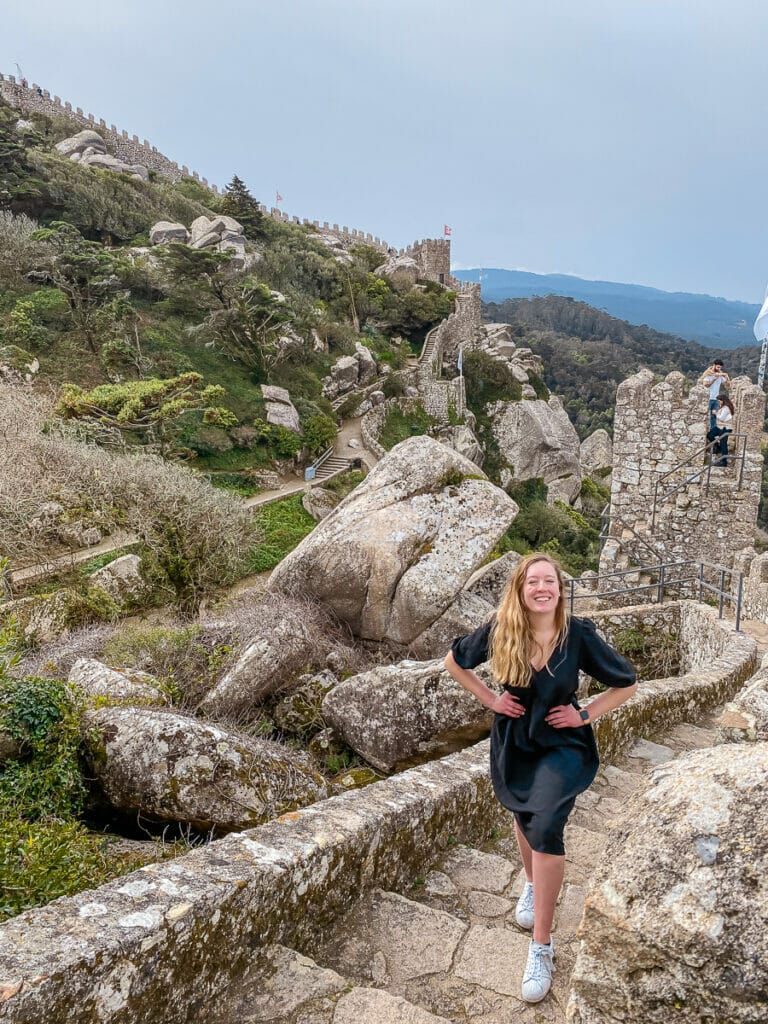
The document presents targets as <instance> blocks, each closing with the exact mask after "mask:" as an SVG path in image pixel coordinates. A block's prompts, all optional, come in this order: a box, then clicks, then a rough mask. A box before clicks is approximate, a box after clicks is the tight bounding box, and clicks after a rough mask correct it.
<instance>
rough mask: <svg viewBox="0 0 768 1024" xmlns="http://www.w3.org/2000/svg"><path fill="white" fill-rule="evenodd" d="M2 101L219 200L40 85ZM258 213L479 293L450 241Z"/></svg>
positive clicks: (9, 90)
mask: <svg viewBox="0 0 768 1024" xmlns="http://www.w3.org/2000/svg"><path fill="white" fill-rule="evenodd" d="M0 96H2V98H3V99H4V100H5V101H6V102H7V103H9V104H10V105H11V106H12V107H14V108H15V109H16V110H18V111H19V112H20V113H21V114H33V113H34V114H43V115H45V116H48V117H60V116H64V117H68V118H69V119H70V120H72V121H74V122H75V123H76V124H79V125H82V127H83V128H90V129H92V130H93V131H97V132H98V133H99V134H100V135H101V136H102V137H103V138H104V141H105V142H106V144H107V148H108V149H109V152H110V153H112V154H113V156H116V157H117V158H118V159H120V160H123V161H125V163H127V164H141V165H143V166H144V167H147V168H148V169H149V170H152V171H155V173H156V174H158V175H159V176H160V177H161V178H165V179H166V180H167V181H172V182H176V181H181V179H182V178H192V179H194V180H195V181H198V182H200V184H201V185H203V186H204V187H205V188H209V189H210V190H211V191H212V192H214V193H215V194H216V195H220V194H221V193H220V190H219V188H218V186H217V185H214V184H212V183H211V182H209V181H208V179H207V178H204V177H202V176H201V175H200V174H198V172H197V171H190V169H189V168H188V167H187V166H186V164H178V163H176V161H175V160H171V159H170V157H167V156H165V155H164V154H163V153H161V152H160V151H159V150H158V148H157V146H153V145H152V144H151V143H150V142H149V140H147V139H144V140H140V139H139V137H138V135H129V134H128V132H127V131H123V130H120V129H118V128H117V127H116V126H115V125H114V124H109V125H108V124H107V122H106V121H105V120H104V119H103V118H96V117H95V116H94V115H93V114H90V113H89V114H86V113H84V112H83V110H82V108H81V107H73V106H72V104H71V103H69V102H67V101H63V100H61V99H60V97H58V96H53V95H51V93H50V92H49V91H48V90H47V89H43V88H42V87H41V86H39V85H38V84H37V82H33V83H32V84H31V85H29V84H27V85H26V86H25V85H22V84H21V82H19V81H17V79H16V77H15V76H14V75H4V74H0ZM260 209H261V212H262V214H263V215H264V216H265V217H270V218H271V219H272V220H275V221H279V222H281V223H283V224H295V225H297V226H298V227H306V228H313V229H314V230H315V231H320V232H323V231H325V232H332V233H333V234H334V235H337V236H338V237H339V238H340V239H341V240H342V242H345V243H346V244H348V245H353V244H356V243H357V244H361V245H370V246H373V247H374V248H375V249H378V250H379V251H380V252H381V253H382V255H392V254H396V255H398V256H412V257H413V258H414V259H415V260H416V261H417V262H418V264H419V266H420V268H421V273H422V276H423V277H424V278H426V279H427V280H431V281H439V282H440V284H444V285H446V287H448V288H450V289H451V290H452V291H455V292H457V293H465V292H466V293H467V294H469V288H471V287H475V286H472V285H469V283H468V282H462V281H458V280H457V279H456V278H454V277H452V276H451V272H450V269H451V242H450V239H448V238H424V239H421V240H420V241H419V240H417V241H414V243H413V244H412V245H409V246H407V247H406V248H396V247H394V246H392V245H390V244H389V242H387V241H385V240H384V239H382V238H379V236H378V235H373V234H371V232H369V231H361V230H359V229H358V228H349V227H347V226H346V225H341V226H340V225H339V224H330V223H329V222H328V221H323V222H322V223H321V222H320V221H318V220H309V219H307V218H306V217H304V218H301V217H296V216H291V215H290V214H288V213H285V212H284V211H283V210H281V209H279V208H278V207H275V206H273V207H267V206H266V205H264V204H260Z"/></svg>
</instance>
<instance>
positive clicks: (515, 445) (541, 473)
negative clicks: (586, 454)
mask: <svg viewBox="0 0 768 1024" xmlns="http://www.w3.org/2000/svg"><path fill="white" fill-rule="evenodd" d="M486 411H487V412H488V413H489V415H490V416H491V417H492V420H493V423H492V430H493V436H494V438H495V439H496V442H497V444H498V446H499V451H500V453H501V455H502V457H503V458H504V460H505V461H506V463H507V464H508V466H509V467H510V479H512V480H530V479H533V478H536V477H541V478H542V479H543V480H544V482H545V483H546V484H547V486H550V485H555V488H556V490H557V497H558V498H561V497H565V498H566V499H567V500H568V501H571V502H573V501H574V500H575V499H576V497H577V496H578V494H579V490H580V488H581V466H580V464H579V436H578V434H577V433H576V431H575V429H574V427H573V424H572V423H571V421H570V420H569V419H568V415H567V413H566V412H565V409H563V405H562V402H561V401H560V399H559V398H557V397H556V396H555V395H552V396H551V397H550V399H549V401H547V402H545V401H542V400H540V399H537V400H535V401H526V400H523V401H520V402H494V403H492V404H491V405H489V406H487V409H486Z"/></svg>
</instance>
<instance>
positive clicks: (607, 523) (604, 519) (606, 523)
mask: <svg viewBox="0 0 768 1024" xmlns="http://www.w3.org/2000/svg"><path fill="white" fill-rule="evenodd" d="M610 507H611V503H610V502H608V504H607V505H606V506H605V508H604V509H603V511H602V512H601V513H600V520H601V523H602V525H603V527H604V528H605V530H604V531H603V530H602V529H601V531H600V536H599V537H598V541H599V550H600V552H602V550H603V548H604V547H605V542H606V541H607V540H608V539H609V538H610V539H611V540H615V541H616V542H617V543H618V544H619V546H620V547H622V546H623V538H622V537H613V536H612V535H611V534H610V533H609V532H608V531H609V530H610V528H611V522H618V524H619V525H620V526H621V527H622V529H625V530H629V531H630V533H632V535H633V536H634V537H635V539H636V540H639V541H640V543H641V544H644V545H645V547H647V548H648V550H649V551H650V552H651V554H652V555H653V557H654V558H661V552H660V551H657V550H656V548H655V547H654V546H653V545H652V544H651V543H650V541H647V540H646V539H645V537H643V536H642V535H641V534H639V533H638V532H637V530H636V529H635V528H634V526H632V525H631V524H630V523H628V522H627V521H626V519H624V518H622V516H620V515H618V513H616V512H614V513H613V514H611V511H610Z"/></svg>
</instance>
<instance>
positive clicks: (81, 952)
mask: <svg viewBox="0 0 768 1024" xmlns="http://www.w3.org/2000/svg"><path fill="white" fill-rule="evenodd" d="M497 814H498V807H497V804H496V801H495V799H494V797H493V794H492V790H491V785H490V779H489V775H488V744H487V742H486V743H481V744H479V745H478V746H475V747H472V748H470V749H468V750H465V751H463V752H461V753H459V754H454V755H451V756H450V757H447V758H444V759H443V760H441V761H437V762H433V763H431V764H427V765H422V766H420V767H418V768H414V769H411V770H410V771H407V772H404V773H402V774H401V775H397V776H395V777H393V778H390V779H386V780H384V781H382V782H380V783H377V784H376V785H373V786H367V787H366V788H364V789H361V790H356V791H355V792H352V793H345V794H343V795H341V796H338V797H333V798H331V799H330V800H326V801H324V802H322V803H320V804H315V805H314V806H312V807H308V808H304V809H302V810H301V811H297V812H295V813H293V814H287V815H284V816H283V817H282V818H279V819H278V820H277V821H274V822H271V823H269V824H267V825H263V826H261V827H259V828H256V829H253V830H250V831H248V832H244V833H241V834H236V835H231V836H228V837H227V838H225V839H221V840H219V841H218V842H215V843H212V844H210V845H209V846H207V847H205V848H204V849H201V850H197V851H193V852H192V853H189V854H187V855H186V856H184V857H182V858H179V859H178V860H175V861H167V862H163V863H159V864H152V865H148V866H147V867H145V868H142V869H141V870H140V871H136V872H134V873H133V874H131V875H128V876H126V877H124V878H120V879H118V880H116V881H114V882H111V883H110V884H108V885H105V886H102V887H101V888H99V889H96V890H92V891H90V892H85V893H81V894H79V895H78V896H73V897H69V898H66V899H60V900H57V901H56V902H55V903H53V904H51V905H50V906H48V907H46V908H43V909H41V910H36V911H29V912H27V913H25V914H21V915H20V916H19V917H16V918H13V919H12V920H10V921H7V922H5V923H4V924H3V925H2V926H0V993H2V997H3V1001H2V1002H0V1020H3V1021H7V1022H9V1024H11V1022H12V1024H40V1022H41V1021H46V1022H48V1024H65V1022H74V1021H89V1022H105V1024H106V1022H109V1024H155V1022H156V1021H157V1020H158V1008H159V1007H162V1019H163V1021H164V1022H165V1024H186V1022H187V1021H189V1020H191V1019H193V1018H194V1017H195V1015H196V1013H200V1014H203V1013H204V1007H205V1006H207V1005H209V1004H210V1001H211V999H214V998H215V997H216V994H217V992H219V991H221V990H222V989H223V988H225V987H226V986H227V984H228V983H229V982H230V981H231V979H232V977H234V976H236V975H237V974H238V973H239V972H242V971H244V970H245V968H246V967H247V965H248V962H249V960H250V958H251V956H252V951H253V950H254V949H255V948H258V947H261V946H263V945H267V944H269V943H272V942H282V943H286V944H289V945H294V944H300V943H303V942H309V941H311V940H312V939H313V938H316V937H317V936H318V935H320V934H321V933H322V930H323V928H324V927H325V926H327V924H328V922H329V921H331V920H333V919H334V918H335V917H337V916H339V915H341V914H343V913H345V912H346V911H348V910H349V908H350V907H351V906H352V905H353V904H354V903H355V901H356V900H357V899H358V898H359V897H360V895H361V893H362V892H364V891H365V890H366V889H370V888H372V887H375V886H381V887H385V888H392V887H397V886H399V885H403V884H405V883H406V882H408V881H410V880H411V879H412V878H413V877H414V876H415V875H417V874H419V873H421V872H423V871H424V869H425V866H429V865H430V864H431V863H433V862H434V861H435V860H436V859H437V858H438V857H439V856H440V853H441V851H442V850H444V849H445V848H446V846H447V845H448V843H449V842H456V841H458V842H477V841H479V840H481V839H482V838H483V837H485V836H487V835H488V833H489V832H490V831H491V830H492V829H493V827H494V823H495V821H496V820H497Z"/></svg>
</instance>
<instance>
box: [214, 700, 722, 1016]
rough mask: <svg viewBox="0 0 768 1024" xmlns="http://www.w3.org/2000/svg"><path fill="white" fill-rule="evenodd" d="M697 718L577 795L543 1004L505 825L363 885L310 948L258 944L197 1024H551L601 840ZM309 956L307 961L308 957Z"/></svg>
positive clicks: (704, 733) (693, 732) (702, 738)
mask: <svg viewBox="0 0 768 1024" xmlns="http://www.w3.org/2000/svg"><path fill="white" fill-rule="evenodd" d="M713 720H714V716H708V717H706V718H704V719H702V720H701V721H699V722H698V723H697V724H693V723H684V724H680V725H677V726H675V727H674V728H673V729H671V730H670V731H669V732H668V733H667V734H666V735H664V736H663V737H655V738H654V740H653V741H650V740H639V741H638V742H637V743H636V744H635V746H634V747H633V748H632V749H631V750H630V751H629V752H628V753H627V755H626V756H625V757H623V758H622V759H621V760H620V762H619V763H618V764H616V765H606V766H604V767H603V768H602V769H601V770H600V772H599V774H598V777H597V779H596V780H595V783H594V785H593V786H592V787H591V789H589V790H588V791H587V792H586V793H584V794H582V795H581V797H579V799H578V801H577V804H576V808H575V809H574V813H573V814H572V816H571V820H570V822H569V825H568V828H567V832H566V849H567V851H568V853H567V860H566V872H565V883H564V885H563V889H562V893H561V896H560V901H559V904H558V908H557V912H556V916H555V926H554V933H553V934H554V939H555V949H556V959H555V965H556V972H555V975H554V981H553V987H552V991H551V993H550V995H549V996H548V997H547V998H546V999H545V1000H544V1001H543V1002H541V1003H538V1004H535V1005H529V1004H527V1003H524V1002H523V1001H522V999H521V997H520V985H521V981H522V971H523V966H524V964H525V959H526V954H527V951H528V942H529V937H530V933H529V932H525V931H523V930H521V929H520V928H519V927H518V926H517V924H516V922H515V915H514V911H515V903H516V901H517V897H518V895H519V893H520V890H521V888H522V885H523V882H524V873H523V871H522V869H521V863H520V857H519V854H518V851H517V846H516V843H515V840H514V836H513V834H512V831H511V829H510V819H509V817H508V816H505V818H504V819H500V820H501V825H500V827H499V829H498V830H497V832H496V834H495V837H494V839H493V840H492V841H491V842H490V843H489V844H487V846H486V847H485V848H483V849H474V848H471V847H467V846H462V845H456V846H454V847H453V848H451V849H449V851H448V852H447V853H446V854H445V855H444V856H443V858H442V859H441V860H440V862H439V863H438V864H437V867H436V868H435V869H434V870H431V871H429V873H427V874H426V876H425V877H420V878H415V879H414V881H413V885H412V887H411V888H410V889H409V890H408V891H405V892H402V893H398V892H385V891H382V890H374V891H373V892H371V893H369V894H368V895H366V896H365V897H363V898H362V899H361V901H360V902H359V904H358V905H357V907H356V908H355V909H354V911H353V912H352V913H351V914H350V915H349V916H348V917H346V918H345V919H343V920H341V921H339V922H338V923H337V925H336V927H335V928H334V930H333V932H332V933H331V934H329V935H327V936H326V937H325V938H324V940H323V941H322V943H320V944H319V945H318V946H317V947H314V948H313V949H311V950H303V951H302V952H297V951H296V950H290V949H286V948H285V947H282V946H270V947H267V948H265V949H262V950H260V951H259V952H258V953H257V954H256V955H255V957H254V960H253V962H252V964H251V967H250V969H249V971H248V973H247V975H246V976H245V977H242V978H240V979H239V980H238V981H236V982H234V983H233V984H232V985H231V986H230V988H229V989H228V990H227V991H226V992H225V993H223V995H222V996H220V997H219V998H218V999H217V1000H216V1008H215V1012H213V1013H212V1014H211V1015H210V1016H207V1017H206V1019H207V1020H208V1021H209V1022H210V1024H261V1022H270V1024H353V1022H354V1024H511V1022H523V1024H525V1022H529V1024H545V1022H546V1024H564V1021H565V1009H566V1003H567V1000H568V992H569V987H570V975H571V971H572V969H573V966H574V963H575V959H576V954H577V952H578V945H579V940H578V938H577V929H578V926H579V922H580V921H581V916H582V910H583V904H584V895H585V891H586V888H587V886H588V883H589V879H590V877H591V875H592V873H593V869H594V867H595V865H597V864H598V863H599V862H600V859H601V857H602V854H603V850H604V848H605V845H606V843H607V836H608V833H609V832H610V830H611V827H612V826H613V825H614V823H616V822H617V820H618V818H619V816H620V815H621V813H622V811H623V808H624V806H625V804H626V802H627V800H628V798H629V797H630V796H631V795H632V793H633V792H634V791H635V790H636V789H637V788H638V786H640V785H641V783H642V781H643V775H644V773H646V772H648V771H649V770H650V769H652V768H653V767H654V766H655V765H657V764H661V763H663V762H664V761H667V760H670V759H671V758H673V757H675V756H677V754H679V753H681V752H684V751H687V750H692V749H697V748H700V747H706V746H711V744H712V741H713V737H714V728H713V726H712V722H713ZM310 954H311V955H310Z"/></svg>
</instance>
